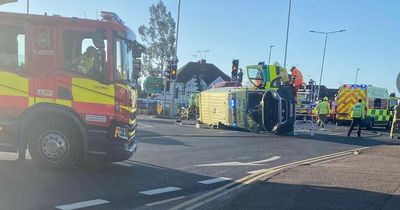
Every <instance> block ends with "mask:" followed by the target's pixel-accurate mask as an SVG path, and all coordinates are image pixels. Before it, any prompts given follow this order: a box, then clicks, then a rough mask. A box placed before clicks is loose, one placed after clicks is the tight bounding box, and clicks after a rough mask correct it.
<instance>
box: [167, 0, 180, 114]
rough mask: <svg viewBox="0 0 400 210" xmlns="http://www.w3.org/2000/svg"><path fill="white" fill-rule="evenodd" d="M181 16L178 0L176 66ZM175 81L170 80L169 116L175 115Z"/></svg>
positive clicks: (176, 62)
mask: <svg viewBox="0 0 400 210" xmlns="http://www.w3.org/2000/svg"><path fill="white" fill-rule="evenodd" d="M180 16H181V0H178V18H177V21H176V38H175V56H174V63H175V65H176V66H178V39H179V20H180ZM175 81H176V79H173V80H171V82H172V84H171V107H170V108H171V109H170V110H171V111H170V116H171V117H174V116H175V86H176V85H175Z"/></svg>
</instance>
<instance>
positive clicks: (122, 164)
mask: <svg viewBox="0 0 400 210" xmlns="http://www.w3.org/2000/svg"><path fill="white" fill-rule="evenodd" d="M114 164H115V165H120V166H126V167H132V166H133V164H132V163H126V162H117V163H114Z"/></svg>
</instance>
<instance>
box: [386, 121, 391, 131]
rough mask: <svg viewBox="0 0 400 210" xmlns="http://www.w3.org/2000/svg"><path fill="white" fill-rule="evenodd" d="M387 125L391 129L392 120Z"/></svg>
mask: <svg viewBox="0 0 400 210" xmlns="http://www.w3.org/2000/svg"><path fill="white" fill-rule="evenodd" d="M385 127H386V129H387V130H390V128H391V127H392V121H389V122H388V124H387V125H386V126H385Z"/></svg>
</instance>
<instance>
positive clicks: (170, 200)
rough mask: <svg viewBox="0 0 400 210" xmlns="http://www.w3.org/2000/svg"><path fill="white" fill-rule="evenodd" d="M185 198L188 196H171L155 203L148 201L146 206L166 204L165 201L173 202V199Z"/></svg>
mask: <svg viewBox="0 0 400 210" xmlns="http://www.w3.org/2000/svg"><path fill="white" fill-rule="evenodd" d="M184 198H186V196H179V197H176V198H170V199H166V200H162V201H157V202H154V203H148V204H146V205H145V206H157V205H160V204H165V203H169V202H172V201H177V200H181V199H184Z"/></svg>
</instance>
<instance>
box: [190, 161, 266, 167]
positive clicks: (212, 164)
mask: <svg viewBox="0 0 400 210" xmlns="http://www.w3.org/2000/svg"><path fill="white" fill-rule="evenodd" d="M260 165H262V164H254V163H242V162H238V161H232V162H224V163H210V164H201V165H196V166H260Z"/></svg>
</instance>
